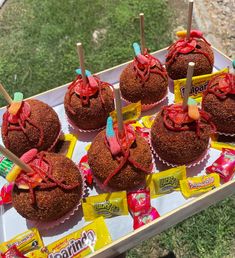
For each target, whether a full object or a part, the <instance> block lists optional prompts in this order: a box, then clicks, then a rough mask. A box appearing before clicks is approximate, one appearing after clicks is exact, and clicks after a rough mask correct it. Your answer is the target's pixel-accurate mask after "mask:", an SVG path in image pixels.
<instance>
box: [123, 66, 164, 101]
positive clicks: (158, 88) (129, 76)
mask: <svg viewBox="0 0 235 258" xmlns="http://www.w3.org/2000/svg"><path fill="white" fill-rule="evenodd" d="M167 88H168V78H167V76H165V77H164V78H163V77H162V76H161V75H160V74H158V73H150V76H149V79H148V81H146V82H145V83H144V85H142V83H141V81H140V79H139V78H138V77H137V76H136V74H135V71H134V65H133V62H132V63H130V64H128V65H127V66H126V67H125V69H124V70H123V72H122V74H121V77H120V90H121V93H122V96H123V98H124V99H126V100H128V101H130V102H138V101H140V100H141V103H142V104H153V103H155V102H158V101H160V100H161V99H163V97H165V95H166V93H167Z"/></svg>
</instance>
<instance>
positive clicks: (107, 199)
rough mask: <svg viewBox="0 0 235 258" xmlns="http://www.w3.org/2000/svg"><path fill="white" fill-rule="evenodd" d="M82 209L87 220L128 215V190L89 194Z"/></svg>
mask: <svg viewBox="0 0 235 258" xmlns="http://www.w3.org/2000/svg"><path fill="white" fill-rule="evenodd" d="M82 209H83V214H84V219H85V220H86V221H90V220H94V219H95V218H98V217H100V216H103V217H106V218H111V217H114V216H119V215H128V206H127V196H126V191H123V192H113V193H104V194H99V195H96V196H89V197H87V198H85V199H84V200H83V202H82Z"/></svg>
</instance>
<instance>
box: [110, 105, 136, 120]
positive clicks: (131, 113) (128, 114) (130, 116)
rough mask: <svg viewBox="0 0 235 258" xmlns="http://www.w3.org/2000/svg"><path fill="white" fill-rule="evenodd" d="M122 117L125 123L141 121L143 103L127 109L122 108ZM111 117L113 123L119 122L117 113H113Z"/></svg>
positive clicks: (129, 106)
mask: <svg viewBox="0 0 235 258" xmlns="http://www.w3.org/2000/svg"><path fill="white" fill-rule="evenodd" d="M122 115H123V121H124V122H130V121H136V120H138V119H139V117H140V115H141V102H140V101H139V102H137V103H132V104H130V105H128V106H126V107H123V108H122ZM110 116H111V117H112V119H113V122H116V121H117V113H116V111H112V112H111V113H110Z"/></svg>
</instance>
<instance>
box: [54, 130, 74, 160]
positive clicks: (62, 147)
mask: <svg viewBox="0 0 235 258" xmlns="http://www.w3.org/2000/svg"><path fill="white" fill-rule="evenodd" d="M76 142H77V137H75V136H74V135H73V134H62V135H61V136H60V138H59V140H58V142H57V143H56V145H55V151H54V152H56V153H60V154H63V155H65V156H66V157H67V158H69V159H71V158H72V155H73V151H74V147H75V145H76Z"/></svg>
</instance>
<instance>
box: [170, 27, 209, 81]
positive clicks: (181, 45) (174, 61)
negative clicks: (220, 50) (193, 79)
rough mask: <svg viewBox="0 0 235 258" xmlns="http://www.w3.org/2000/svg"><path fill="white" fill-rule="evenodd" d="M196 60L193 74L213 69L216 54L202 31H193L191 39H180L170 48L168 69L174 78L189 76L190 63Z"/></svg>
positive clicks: (201, 73) (207, 72)
mask: <svg viewBox="0 0 235 258" xmlns="http://www.w3.org/2000/svg"><path fill="white" fill-rule="evenodd" d="M189 62H194V63H195V67H194V72H193V76H197V75H203V74H209V73H211V72H212V70H213V64H214V54H213V51H212V49H211V47H210V44H209V43H208V42H207V41H206V40H205V38H204V37H203V36H202V33H201V32H200V31H195V30H193V31H191V33H190V38H189V40H186V39H185V38H184V39H179V40H177V41H176V42H175V43H173V44H172V45H171V46H170V47H169V48H168V53H167V56H166V70H167V73H168V75H169V77H170V78H171V79H172V80H178V79H182V78H186V77H187V68H188V63H189Z"/></svg>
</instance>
